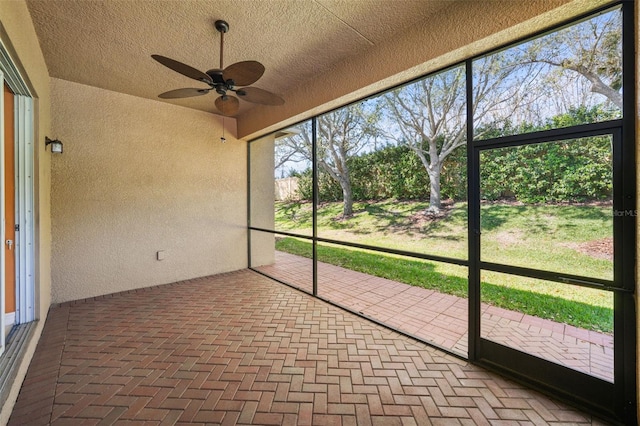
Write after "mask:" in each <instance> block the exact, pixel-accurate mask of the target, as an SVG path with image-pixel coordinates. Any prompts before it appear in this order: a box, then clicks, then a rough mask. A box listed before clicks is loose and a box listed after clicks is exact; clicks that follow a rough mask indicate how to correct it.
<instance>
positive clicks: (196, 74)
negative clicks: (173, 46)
mask: <svg viewBox="0 0 640 426" xmlns="http://www.w3.org/2000/svg"><path fill="white" fill-rule="evenodd" d="M151 57H152V58H153V59H155V60H156V61H158V62H160V63H161V64H162V65H164V66H165V67H167V68H171V69H172V70H174V71H175V72H179V73H180V74H182V75H186V76H187V77H189V78H193V79H194V80H198V81H204V82H205V83H212V81H211V77H209V76H208V75H207V74H205V73H203V72H202V71H199V70H197V69H195V68H193V67H190V66H189V65H187V64H183V63H182V62H178V61H176V60H175V59H171V58H167V57H166V56H161V55H151Z"/></svg>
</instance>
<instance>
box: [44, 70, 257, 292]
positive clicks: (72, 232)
mask: <svg viewBox="0 0 640 426" xmlns="http://www.w3.org/2000/svg"><path fill="white" fill-rule="evenodd" d="M51 92H52V105H54V106H55V111H54V114H53V121H52V135H53V136H54V137H56V138H59V139H60V140H62V141H63V143H64V154H62V155H57V156H55V157H54V158H52V185H51V186H52V188H51V199H52V211H51V214H52V233H53V258H52V300H53V302H64V301H68V300H76V299H82V298H87V297H93V296H97V295H102V294H108V293H114V292H119V291H123V290H129V289H134V288H140V287H146V286H152V285H157V284H163V283H170V282H174V281H178V280H184V279H188V278H194V277H200V276H206V275H210V274H216V273H220V272H225V271H230V270H235V269H240V268H244V267H246V266H247V233H246V232H247V231H246V205H247V204H246V185H247V184H246V143H245V142H242V141H238V140H236V139H235V138H234V137H233V134H235V128H234V127H235V120H234V119H229V118H227V119H225V122H226V124H227V126H228V127H229V128H228V129H227V131H226V135H225V136H226V139H227V142H226V143H221V141H220V136H221V131H222V130H221V122H222V119H221V117H219V116H214V115H212V114H209V113H205V112H200V111H194V110H189V109H186V108H183V107H179V106H174V105H169V104H166V103H162V102H157V101H152V100H147V99H142V98H136V97H133V96H129V95H123V94H119V93H115V92H110V91H107V90H103V89H98V88H95V87H90V86H84V85H81V84H77V83H71V82H68V81H64V80H58V79H52V80H51ZM158 251H164V255H165V259H164V260H161V261H159V260H157V259H156V253H157V252H158Z"/></svg>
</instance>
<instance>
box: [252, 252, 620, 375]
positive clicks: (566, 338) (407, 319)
mask: <svg viewBox="0 0 640 426" xmlns="http://www.w3.org/2000/svg"><path fill="white" fill-rule="evenodd" d="M255 269H257V270H259V271H261V272H264V273H266V274H268V275H270V276H272V277H275V278H278V279H280V280H282V281H284V282H287V283H289V284H291V285H294V286H296V287H298V288H300V289H302V290H304V291H307V292H309V293H311V291H312V263H311V259H307V258H304V257H301V256H296V255H292V254H288V253H283V252H278V251H277V252H276V258H275V263H274V264H272V265H267V266H261V267H258V268H255ZM318 294H319V295H320V296H323V297H325V298H326V299H328V300H331V301H332V302H335V303H338V304H340V305H342V306H344V307H347V308H349V309H352V310H354V311H356V312H360V313H362V314H365V315H367V316H369V317H371V318H375V319H377V320H379V321H382V322H383V323H385V324H387V325H390V326H393V327H395V328H396V329H398V330H402V331H403V332H406V333H408V334H411V335H413V336H416V337H418V338H420V339H423V340H425V341H430V342H433V343H435V344H436V345H439V346H440V347H443V348H446V349H449V350H451V351H452V352H454V353H458V354H460V355H462V356H465V357H466V356H467V348H468V345H467V342H468V335H467V331H468V329H469V327H468V320H467V318H468V300H467V299H464V298H460V297H456V296H451V295H448V294H442V293H439V292H436V291H433V290H427V289H424V288H420V287H415V286H411V285H407V284H403V283H399V282H395V281H391V280H387V279H384V278H378V277H374V276H371V275H367V274H363V273H360V272H355V271H351V270H349V269H345V268H341V267H339V266H334V265H330V264H327V263H322V262H318ZM481 324H482V336H483V337H485V338H488V339H490V340H493V341H496V342H498V343H502V344H505V345H507V346H511V347H514V348H516V349H520V350H522V351H523V352H528V353H530V354H533V355H536V356H539V357H541V358H544V359H547V360H549V361H553V362H556V363H558V364H562V365H564V366H566V367H569V368H572V369H574V370H578V371H582V372H584V373H588V374H591V375H593V376H595V377H598V378H601V379H604V380H607V381H611V382H612V381H613V336H611V335H607V334H603V333H597V332H594V331H589V330H584V329H581V328H577V327H573V326H570V325H567V324H562V323H557V322H554V321H549V320H546V319H541V318H537V317H534V316H531V315H524V314H522V313H520V312H516V311H510V310H507V309H502V308H498V307H495V306H490V305H487V304H482V306H481Z"/></svg>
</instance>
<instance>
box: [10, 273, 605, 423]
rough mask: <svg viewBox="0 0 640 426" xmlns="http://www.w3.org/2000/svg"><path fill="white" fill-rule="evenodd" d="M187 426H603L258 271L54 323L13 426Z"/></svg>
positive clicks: (58, 311)
mask: <svg viewBox="0 0 640 426" xmlns="http://www.w3.org/2000/svg"><path fill="white" fill-rule="evenodd" d="M187 423H189V424H261V425H270V424H277V425H280V424H283V425H287V424H288V425H325V424H336V425H356V424H357V425H396V424H397V425H404V424H446V425H450V424H548V423H558V424H560V423H564V424H567V423H572V424H577V423H585V424H591V423H594V421H593V419H591V418H590V417H589V416H588V415H585V414H583V413H581V412H579V411H576V410H574V409H571V408H568V407H567V406H565V405H563V404H561V403H558V402H555V401H553V400H551V399H549V398H546V397H544V396H542V395H540V394H538V393H536V392H533V391H530V390H527V389H526V388H523V387H522V386H519V385H516V384H514V383H512V382H510V381H508V380H505V379H503V378H501V377H499V376H497V375H494V374H492V373H489V372H486V371H484V370H482V369H480V368H478V367H475V366H472V365H469V364H467V363H465V362H463V361H461V360H458V359H457V358H454V357H451V356H449V355H446V354H444V353H442V352H440V351H438V350H435V349H433V348H430V347H428V346H425V345H423V344H421V343H417V342H415V341H413V340H412V339H410V338H407V337H404V336H402V335H399V334H397V333H395V332H392V331H389V330H387V329H385V328H383V327H380V326H377V325H375V324H373V323H371V322H369V321H367V320H365V319H362V318H360V317H357V316H355V315H352V314H350V313H348V312H345V311H342V310H340V309H338V308H335V307H333V306H330V305H328V304H326V303H324V302H322V301H320V300H317V299H314V298H312V297H310V296H308V295H305V294H303V293H302V292H299V291H297V290H294V289H291V288H288V287H286V286H283V285H280V284H278V283H275V282H274V281H271V280H269V279H267V278H265V277H262V276H260V275H258V274H256V273H254V272H251V271H239V272H234V273H228V274H222V275H218V276H213V277H207V278H201V279H197V280H190V281H185V282H180V283H176V284H171V285H165V286H159V287H154V288H150V289H143V290H138V291H132V292H127V293H121V294H116V295H112V296H107V297H102V298H96V299H92V300H87V301H81V302H77V303H71V304H65V305H62V306H59V307H54V308H52V309H51V312H50V315H49V319H48V320H47V324H46V326H45V330H44V334H43V336H42V339H41V340H40V344H39V345H38V348H37V350H36V355H35V357H34V361H33V363H32V365H31V367H30V368H29V372H28V374H27V378H26V380H25V383H24V386H23V388H22V390H21V392H20V395H19V399H18V402H17V404H16V407H15V409H14V412H13V415H12V417H11V420H10V424H11V425H23V424H34V425H38V424H55V425H75V424H83V425H98V424H100V425H108V424H156V425H165V424H166V425H171V424H187Z"/></svg>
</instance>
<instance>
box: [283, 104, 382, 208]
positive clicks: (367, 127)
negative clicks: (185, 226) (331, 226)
mask: <svg viewBox="0 0 640 426" xmlns="http://www.w3.org/2000/svg"><path fill="white" fill-rule="evenodd" d="M378 118H379V112H378V109H377V107H376V105H372V104H369V103H367V102H360V103H357V104H353V105H348V106H346V107H344V108H340V109H338V110H335V111H333V112H330V113H327V114H324V115H321V116H319V117H318V122H317V133H318V134H317V144H316V149H317V161H318V167H319V169H320V171H321V172H324V173H327V174H328V175H329V176H330V177H331V179H333V180H334V181H336V182H337V183H338V184H339V185H340V188H341V189H342V199H343V209H342V215H343V217H348V216H351V215H352V214H353V189H352V185H351V177H350V173H349V164H348V159H349V158H350V157H353V156H356V155H358V153H360V152H361V151H362V150H363V149H364V148H365V147H367V146H368V145H369V144H370V143H371V142H372V141H373V140H374V138H375V136H376V134H377V132H376V129H377V122H378ZM279 145H280V148H278V149H279V152H281V153H288V154H287V155H288V156H289V157H290V158H293V157H295V155H298V154H299V155H302V156H303V157H305V158H306V159H307V160H309V161H311V159H312V134H311V132H310V131H300V132H298V133H296V134H292V135H291V136H289V137H286V138H283V139H282V143H280V144H279ZM278 149H277V150H278ZM281 157H282V158H284V157H283V156H282V155H281Z"/></svg>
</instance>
